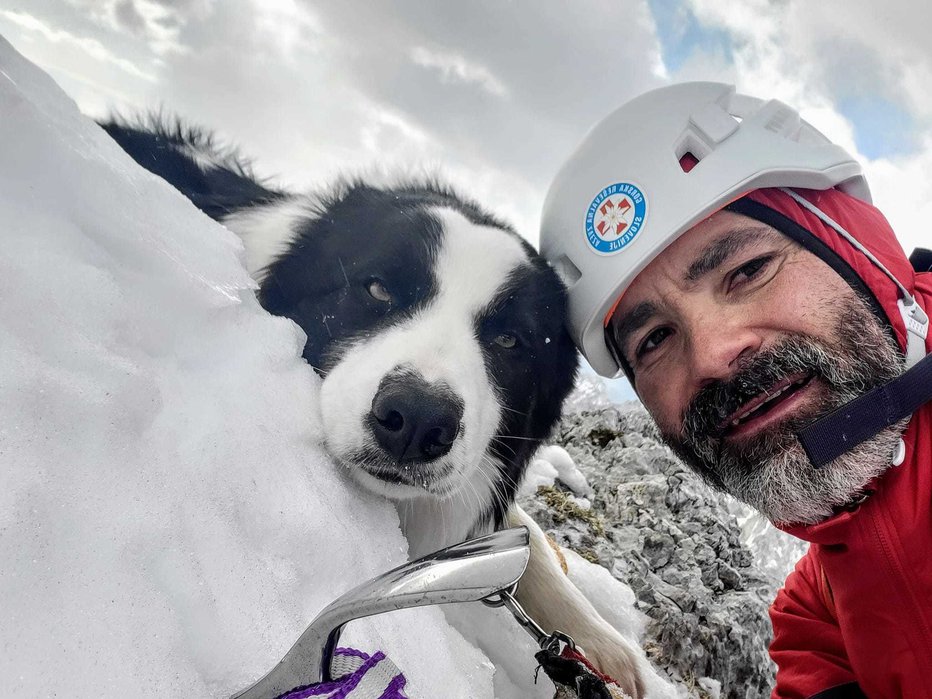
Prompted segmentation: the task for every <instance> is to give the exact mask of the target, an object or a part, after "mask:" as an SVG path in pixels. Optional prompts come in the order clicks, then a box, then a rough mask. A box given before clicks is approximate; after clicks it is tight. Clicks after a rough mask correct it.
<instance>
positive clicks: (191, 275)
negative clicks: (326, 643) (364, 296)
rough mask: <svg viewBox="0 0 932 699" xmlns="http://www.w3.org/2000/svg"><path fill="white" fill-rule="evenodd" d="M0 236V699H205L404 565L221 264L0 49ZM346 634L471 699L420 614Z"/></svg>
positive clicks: (435, 631)
mask: <svg viewBox="0 0 932 699" xmlns="http://www.w3.org/2000/svg"><path fill="white" fill-rule="evenodd" d="M0 236H2V239H0V240H2V254H0V678H2V679H0V694H2V695H3V696H4V697H38V696H68V697H127V696H140V697H160V698H162V697H206V696H213V697H225V696H229V695H230V694H231V693H233V692H234V691H235V690H237V689H241V688H243V687H244V686H246V685H248V684H249V683H251V682H252V681H253V680H255V679H257V678H258V677H260V676H261V675H262V674H264V673H265V671H266V670H268V669H270V668H271V667H272V665H273V664H274V663H275V662H277V661H278V659H279V658H280V657H281V656H282V655H283V654H284V652H285V651H286V650H287V649H288V648H289V647H290V645H291V644H292V642H293V641H294V640H295V639H296V638H297V637H298V635H299V634H300V632H301V631H302V630H303V628H304V627H305V625H306V624H307V623H308V622H309V621H310V620H311V618H313V616H314V615H315V614H316V613H317V611H318V610H319V609H320V608H322V607H323V606H324V605H325V604H327V603H328V602H329V601H330V600H331V599H332V598H334V597H335V596H337V595H339V594H340V593H342V592H344V591H345V590H347V589H349V588H351V587H353V586H354V585H356V584H357V583H359V582H360V581H362V580H364V579H366V578H369V577H371V576H373V575H375V574H377V573H379V572H381V571H384V570H386V569H388V568H390V567H393V566H395V565H398V564H400V563H402V562H403V561H404V560H405V554H406V545H405V542H404V539H403V538H402V536H401V533H400V531H399V529H398V520H397V516H396V514H395V512H394V509H393V508H392V507H391V506H390V505H389V504H387V503H385V502H383V501H380V500H378V499H376V498H374V497H368V496H367V495H365V494H364V493H360V492H359V491H358V490H356V489H354V488H353V487H351V486H349V485H347V484H346V483H345V482H343V481H341V478H340V475H339V474H338V473H337V470H336V468H335V467H334V466H333V465H332V464H331V463H330V462H329V461H328V460H327V459H326V457H325V456H324V454H323V453H322V452H321V450H320V448H319V447H318V446H317V442H318V423H317V420H316V418H315V417H314V410H315V404H316V393H317V390H318V385H317V378H316V376H315V375H314V373H313V372H312V371H311V369H310V368H309V367H308V366H307V365H306V364H305V363H304V362H303V361H302V360H301V359H300V351H301V347H302V345H303V342H304V340H303V336H302V334H301V332H300V331H299V330H298V329H297V328H296V326H294V325H293V324H292V323H291V322H289V321H286V320H283V319H279V318H274V317H271V316H269V315H268V314H267V313H265V312H264V311H263V310H262V309H261V308H260V307H259V305H258V304H257V302H256V301H255V299H254V298H253V293H252V288H253V284H252V282H251V281H250V279H249V278H248V276H247V274H246V272H245V271H244V269H243V267H242V265H241V264H240V261H239V252H240V244H239V242H238V241H237V240H236V239H235V238H234V236H233V235H232V234H230V233H229V232H228V231H226V230H225V229H224V228H222V227H221V226H219V225H217V224H215V223H213V222H212V221H210V220H208V219H207V218H206V217H204V216H202V215H201V214H200V213H199V212H197V211H196V210H195V209H194V208H193V207H192V206H191V205H190V204H189V203H188V202H187V200H186V199H184V198H183V197H182V196H181V195H180V194H178V193H177V192H175V191H174V190H173V189H171V188H170V187H169V186H168V185H167V184H165V183H163V182H162V181H161V180H158V179H156V178H155V177H154V176H152V175H150V174H149V173H147V172H145V171H144V170H143V169H142V168H140V167H138V166H137V165H135V164H134V163H133V162H132V161H131V160H130V159H129V158H128V157H127V156H126V155H124V154H123V152H122V151H121V150H120V149H119V148H118V147H117V145H116V144H115V143H113V142H112V141H110V139H109V138H108V137H107V136H106V134H105V133H104V132H103V131H101V130H100V129H99V128H98V127H97V126H96V125H95V124H93V123H92V122H91V121H89V120H88V119H86V118H84V117H82V116H81V115H80V114H79V113H78V110H77V108H76V107H75V105H74V104H73V103H72V102H71V101H70V100H69V99H68V98H67V97H66V96H65V95H64V94H63V93H62V91H61V90H60V89H59V88H58V87H57V86H56V85H55V84H54V83H53V82H52V80H51V79H50V78H49V77H48V76H46V75H45V74H44V73H42V72H41V71H40V70H38V69H37V68H36V67H35V66H33V65H31V64H29V63H28V62H27V61H25V60H24V59H23V58H22V57H20V56H19V55H18V54H17V53H16V52H15V51H14V50H13V49H12V48H11V47H10V46H9V44H7V43H6V42H5V41H3V40H2V39H0ZM350 629H351V634H350V636H349V638H350V640H352V641H354V642H356V645H359V646H361V647H364V648H365V649H367V650H375V649H377V648H382V649H385V650H386V651H387V652H388V653H389V655H390V657H392V659H393V660H394V661H395V662H396V663H397V664H398V665H399V666H400V667H401V668H402V669H403V670H404V671H405V673H406V674H407V676H408V678H409V692H410V694H411V695H412V696H420V697H438V696H443V697H463V698H464V699H465V698H467V697H468V698H470V699H477V698H480V697H487V696H491V687H492V680H491V667H490V665H489V664H488V662H487V661H486V660H485V658H484V657H483V656H482V655H481V654H480V653H479V652H478V651H477V650H475V648H474V647H472V646H470V645H468V644H466V643H465V641H463V639H462V638H461V637H460V636H459V635H458V634H457V633H455V632H453V631H452V630H451V629H450V628H449V627H448V626H447V625H446V622H445V621H444V620H443V617H442V615H441V613H440V612H439V610H437V609H426V610H417V611H414V612H407V613H404V614H403V615H388V616H384V617H380V618H379V619H378V620H375V621H372V622H359V623H358V624H355V625H352V626H351V627H350Z"/></svg>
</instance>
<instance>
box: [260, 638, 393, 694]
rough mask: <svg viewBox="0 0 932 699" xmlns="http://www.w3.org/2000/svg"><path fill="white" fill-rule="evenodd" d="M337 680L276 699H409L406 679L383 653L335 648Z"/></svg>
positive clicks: (334, 662)
mask: <svg viewBox="0 0 932 699" xmlns="http://www.w3.org/2000/svg"><path fill="white" fill-rule="evenodd" d="M330 669H331V672H332V673H333V675H334V676H336V677H337V679H335V680H333V681H332V682H323V683H320V684H312V685H307V686H305V687H297V688H295V689H292V690H290V691H288V692H285V693H284V694H282V695H281V696H280V697H279V698H278V699H308V697H318V698H319V699H408V697H407V695H406V694H405V693H404V691H403V690H404V688H405V685H406V684H407V680H406V679H405V676H404V675H402V674H401V671H400V670H399V669H398V668H397V667H395V665H394V663H392V661H391V660H389V659H388V658H386V657H385V654H384V653H383V652H382V651H378V652H376V653H374V654H373V655H371V656H370V655H367V654H366V653H363V652H362V651H359V650H356V649H354V648H337V649H336V651H334V654H333V662H332V663H331V665H330Z"/></svg>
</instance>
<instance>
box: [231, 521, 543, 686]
mask: <svg viewBox="0 0 932 699" xmlns="http://www.w3.org/2000/svg"><path fill="white" fill-rule="evenodd" d="M530 554H531V549H530V545H529V534H528V530H527V528H526V527H516V528H514V529H504V530H502V531H497V532H494V533H492V534H489V535H488V536H482V537H479V538H478V539H471V540H470V541H466V542H464V543H462V544H457V545H455V546H450V547H448V548H445V549H441V550H440V551H437V552H436V553H432V554H430V555H429V556H425V557H424V558H419V559H418V560H416V561H412V562H411V563H406V564H405V565H403V566H399V567H398V568H395V569H393V570H390V571H388V572H387V573H383V574H382V575H380V576H378V577H377V578H373V579H372V580H370V581H368V582H365V583H363V584H362V585H359V586H358V587H355V588H353V589H352V590H350V591H349V592H347V593H346V594H344V595H342V596H341V597H339V598H338V599H336V600H335V601H333V602H331V603H330V604H329V605H327V607H325V608H324V610H323V611H321V612H320V614H318V615H317V617H316V618H315V619H314V621H312V622H311V625H310V626H308V627H307V629H306V630H305V631H304V633H303V634H301V637H300V638H299V639H298V640H297V642H296V643H295V644H294V645H293V646H292V647H291V650H289V651H288V652H287V653H286V654H285V657H284V658H282V659H281V661H280V662H279V663H278V665H276V666H275V667H274V668H272V670H271V671H269V673H268V674H266V675H265V677H263V678H262V679H261V680H259V681H258V682H256V683H255V684H254V685H252V686H251V687H249V688H248V689H245V690H243V691H242V692H239V693H238V694H235V695H234V696H233V699H275V697H278V696H280V695H282V694H284V693H285V692H287V691H288V690H290V689H294V688H295V687H301V686H304V685H308V684H315V683H318V682H328V681H330V680H331V677H330V661H331V659H332V657H333V651H334V650H335V649H336V646H337V641H339V639H340V633H341V632H342V630H343V626H344V625H346V624H347V623H348V622H350V621H353V620H354V619H361V618H363V617H367V616H373V615H375V614H384V613H385V612H392V611H395V610H398V609H407V608H408V607H424V606H427V605H432V604H448V603H450V602H478V601H480V600H484V599H486V598H488V597H492V596H494V595H497V594H499V593H501V592H503V591H506V590H510V589H512V588H513V587H514V585H515V584H516V583H517V582H518V579H519V578H520V577H521V575H522V574H523V573H524V569H525V568H526V567H527V563H528V558H529V557H530Z"/></svg>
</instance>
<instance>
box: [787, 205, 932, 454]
mask: <svg viewBox="0 0 932 699" xmlns="http://www.w3.org/2000/svg"><path fill="white" fill-rule="evenodd" d="M781 191H783V192H784V193H785V194H787V195H788V196H790V197H792V198H793V199H794V200H795V201H796V203H798V204H799V205H800V206H802V207H803V208H805V209H806V210H808V211H810V212H811V213H813V214H814V215H815V216H817V217H818V218H819V219H820V220H821V221H822V222H823V223H825V224H826V225H827V226H829V227H831V228H832V229H834V230H835V231H836V232H837V233H838V234H839V235H840V236H841V237H843V238H844V239H845V240H847V241H848V242H849V243H850V244H851V245H852V246H854V247H855V248H856V249H857V250H859V251H860V252H861V253H862V254H863V255H864V256H865V257H867V259H869V260H870V261H871V262H872V263H873V264H874V265H876V266H877V268H878V269H880V271H882V272H883V273H884V274H885V275H887V277H889V278H890V280H891V281H893V283H894V284H896V286H897V287H898V288H899V290H900V299H899V300H898V301H897V306H898V307H899V309H900V315H901V316H902V318H903V324H904V326H905V327H906V352H905V354H906V371H904V372H903V373H902V374H901V375H900V376H898V377H897V378H895V379H893V380H892V381H889V382H887V383H885V384H883V385H882V386H878V387H876V388H874V389H872V390H871V391H868V392H867V393H865V394H864V395H863V396H861V397H859V398H856V399H855V400H853V401H850V402H849V403H846V404H845V405H843V406H841V407H840V408H836V409H835V410H834V411H832V412H831V413H829V414H828V415H825V416H823V417H821V418H819V419H818V420H816V421H815V422H813V423H812V424H810V425H808V426H807V427H805V428H803V429H802V430H801V431H800V432H799V434H798V435H797V436H798V437H799V441H800V442H801V443H802V445H803V449H805V451H806V455H807V456H808V457H809V460H810V461H811V462H812V465H813V466H815V467H816V468H822V467H823V466H825V465H826V464H828V463H830V462H831V461H834V460H835V459H837V458H838V457H839V456H841V455H842V454H844V453H846V452H848V451H849V450H851V449H853V448H854V447H856V446H857V445H858V444H861V443H862V442H864V441H865V440H867V439H870V438H871V437H873V436H874V435H876V434H878V433H879V432H880V431H881V430H883V429H885V428H887V427H890V426H892V425H895V424H896V423H897V422H899V421H900V420H903V419H905V418H908V417H909V416H910V415H912V414H913V413H914V412H916V411H917V410H918V409H919V408H920V407H921V406H922V405H924V404H925V403H927V402H929V401H930V400H932V354H929V355H927V354H926V338H927V337H928V335H929V317H928V315H927V314H926V313H925V312H924V311H923V310H922V308H920V306H919V303H918V302H917V301H916V299H915V298H914V297H913V295H912V294H910V293H909V290H908V289H907V288H906V287H905V286H903V284H902V283H901V282H900V280H899V279H897V278H896V277H895V276H894V275H893V273H892V272H890V270H888V269H887V268H886V267H885V266H884V264H883V263H882V262H881V261H880V260H878V259H877V258H876V257H875V256H874V255H873V253H871V251H870V250H868V249H867V248H865V247H864V246H863V245H862V244H861V243H860V242H859V241H858V240H857V239H856V238H855V237H854V236H853V235H851V234H850V233H849V232H848V231H846V230H845V229H844V228H843V227H842V226H841V225H840V224H839V223H838V222H836V221H835V220H834V219H832V217H830V216H829V215H828V214H826V213H825V212H824V211H822V210H821V209H819V207H817V206H816V205H815V204H813V203H812V202H810V201H808V200H807V199H804V198H803V197H801V196H800V195H799V194H797V193H796V192H794V191H793V190H792V189H786V188H782V190H781ZM891 457H892V455H891Z"/></svg>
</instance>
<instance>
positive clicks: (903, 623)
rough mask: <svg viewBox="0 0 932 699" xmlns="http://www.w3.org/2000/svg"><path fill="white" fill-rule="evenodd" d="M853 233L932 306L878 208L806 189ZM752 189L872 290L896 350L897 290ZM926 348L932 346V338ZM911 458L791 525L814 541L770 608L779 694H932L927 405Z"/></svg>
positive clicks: (830, 238) (910, 431)
mask: <svg viewBox="0 0 932 699" xmlns="http://www.w3.org/2000/svg"><path fill="white" fill-rule="evenodd" d="M801 193H802V194H804V195H805V196H806V197H807V198H808V199H810V200H811V201H812V202H813V203H815V204H816V205H817V206H818V207H819V208H821V209H822V210H823V211H824V212H825V213H827V214H828V215H829V216H831V217H832V218H833V219H835V220H836V221H837V222H838V223H840V224H841V225H842V226H843V227H844V228H845V229H847V230H848V231H849V232H851V233H852V234H853V235H854V236H855V237H856V238H857V239H858V240H859V241H860V242H861V243H862V244H864V245H865V247H867V248H868V249H870V250H871V252H873V253H874V255H876V256H877V258H878V259H879V260H880V261H881V262H883V263H884V265H886V267H887V268H888V269H889V270H890V271H891V272H892V273H893V274H894V275H895V276H896V277H897V278H898V279H899V280H900V282H902V283H903V285H904V286H905V287H906V288H907V289H909V290H910V291H912V292H913V293H914V294H915V295H916V297H917V299H918V301H919V304H920V305H921V306H922V307H923V309H924V310H925V311H926V312H927V313H929V312H930V311H932V274H930V273H923V274H917V273H916V272H914V271H913V268H912V265H911V264H910V263H909V260H908V259H907V257H906V255H904V253H903V250H902V248H901V247H900V245H899V243H898V242H897V241H896V238H895V236H894V234H893V231H892V230H891V229H890V226H889V224H888V223H887V221H886V219H885V218H884V217H883V215H882V214H881V213H880V212H879V211H878V210H877V209H875V208H873V207H871V206H869V205H867V204H864V203H863V202H860V201H857V200H855V199H852V198H851V197H847V196H845V195H843V194H840V193H838V192H835V191H831V192H810V191H806V192H801ZM751 197H752V198H753V199H755V200H757V201H759V202H760V203H763V204H766V205H767V206H769V207H770V208H772V209H775V210H777V211H779V212H781V213H782V214H784V215H785V216H788V217H790V218H791V219H793V220H794V221H795V222H796V223H798V224H800V225H801V226H802V227H803V228H805V229H806V230H808V231H810V232H812V233H813V234H814V235H815V236H817V237H818V238H819V239H821V240H822V241H823V242H825V243H826V244H828V246H829V247H830V248H831V249H832V250H833V251H834V252H835V253H836V254H837V255H838V256H840V257H841V258H842V259H843V260H844V261H845V262H847V263H848V264H849V265H850V266H851V268H852V269H853V270H854V272H855V273H856V274H857V276H859V277H860V278H861V279H862V280H863V281H864V282H865V283H866V284H867V286H868V287H869V289H870V290H871V291H872V292H873V294H874V296H875V297H876V298H877V300H878V301H879V303H880V305H881V307H882V308H883V311H884V312H885V314H886V315H887V316H888V318H889V320H890V323H891V324H892V326H893V329H894V331H895V333H896V336H897V339H898V341H899V342H900V346H901V347H905V329H904V327H903V321H902V320H901V317H900V314H899V311H898V310H897V306H896V301H897V298H898V295H897V289H896V287H895V286H894V284H893V283H892V281H890V280H889V279H888V278H887V277H886V276H885V275H884V274H883V273H882V272H881V271H880V270H879V269H878V268H877V267H875V266H874V265H873V264H872V263H871V262H870V261H869V260H868V259H867V258H866V257H865V256H864V255H863V254H862V253H860V252H858V251H857V250H855V249H854V248H853V247H852V246H851V245H850V244H849V243H848V242H847V241H845V240H843V239H842V238H841V237H840V236H839V235H838V234H837V233H836V232H835V231H833V230H831V229H830V228H828V227H827V226H825V225H824V224H823V223H822V222H821V221H819V220H818V219H817V218H816V217H815V216H814V215H813V214H811V213H809V212H808V211H806V210H804V209H803V208H802V207H800V206H798V205H797V204H796V203H795V202H793V201H792V200H791V199H790V198H789V197H788V196H787V195H785V194H783V193H782V192H779V191H776V190H761V191H758V192H755V193H753V194H752V195H751ZM926 349H927V351H929V350H930V349H932V336H930V338H929V339H927V342H926ZM903 439H904V441H905V444H906V458H905V461H904V462H903V463H902V464H901V465H900V466H892V467H891V468H890V469H888V470H887V471H886V472H885V473H884V475H882V476H881V477H880V478H878V479H877V480H876V482H875V483H874V484H872V486H871V489H872V490H873V491H874V492H873V494H872V495H871V496H870V497H869V498H868V499H866V500H865V501H864V502H863V503H862V504H861V505H860V506H858V507H857V508H856V509H854V510H853V511H850V512H843V513H841V514H838V515H835V516H834V517H832V518H830V519H828V520H826V521H824V522H821V523H819V524H816V525H812V526H800V527H787V528H786V531H788V532H789V533H791V534H793V535H794V536H797V537H799V538H800V539H804V540H805V541H809V542H811V546H810V548H809V552H808V553H807V554H806V555H805V556H804V557H803V558H802V560H800V561H799V563H798V564H797V565H796V569H795V570H794V571H793V572H792V573H791V574H790V575H789V577H788V578H787V579H786V583H785V586H784V588H783V589H782V590H780V591H779V593H777V598H776V600H775V601H774V603H773V605H772V607H771V610H770V616H771V620H772V621H773V629H774V640H773V643H772V644H771V646H770V654H771V656H772V657H773V659H774V661H775V662H776V663H777V684H776V688H775V689H774V691H773V695H772V699H808V698H810V697H819V699H828V698H829V697H833V698H839V699H840V698H842V697H860V696H864V695H866V696H868V697H870V698H871V699H887V698H889V699H892V698H893V697H907V698H908V699H924V698H928V699H932V403H926V404H925V405H924V406H923V407H922V408H921V409H920V410H919V411H917V412H916V413H915V414H914V415H913V417H912V419H911V420H910V422H909V426H908V428H907V430H906V432H905V433H904V435H903Z"/></svg>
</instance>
